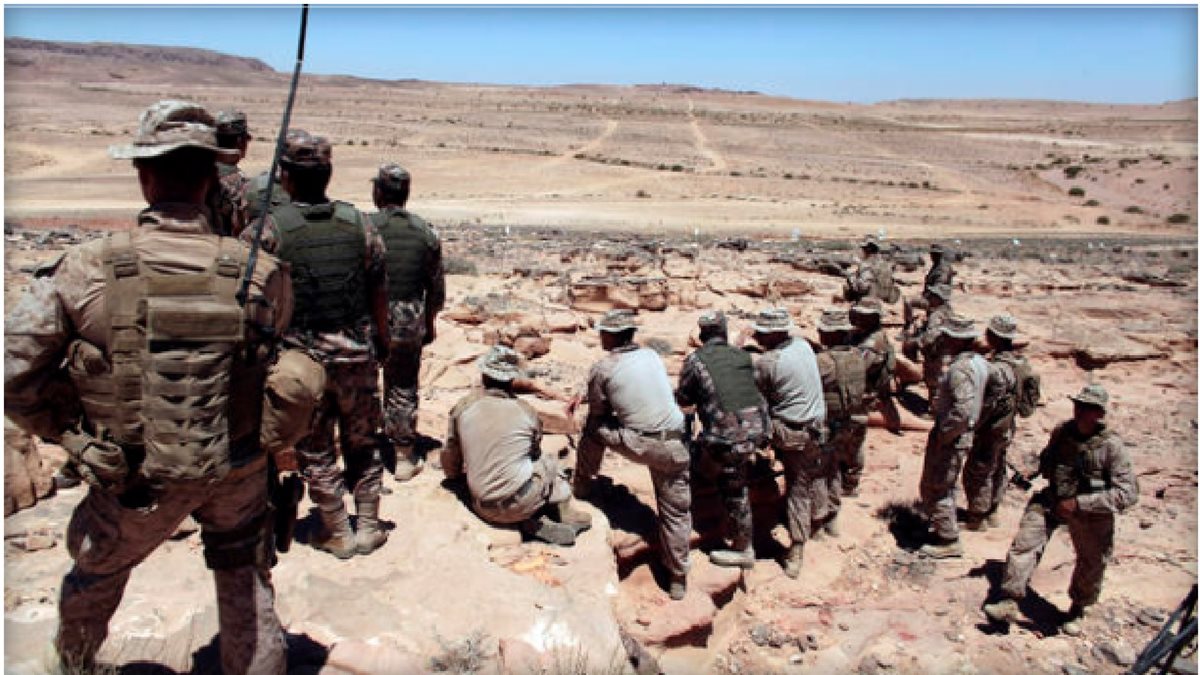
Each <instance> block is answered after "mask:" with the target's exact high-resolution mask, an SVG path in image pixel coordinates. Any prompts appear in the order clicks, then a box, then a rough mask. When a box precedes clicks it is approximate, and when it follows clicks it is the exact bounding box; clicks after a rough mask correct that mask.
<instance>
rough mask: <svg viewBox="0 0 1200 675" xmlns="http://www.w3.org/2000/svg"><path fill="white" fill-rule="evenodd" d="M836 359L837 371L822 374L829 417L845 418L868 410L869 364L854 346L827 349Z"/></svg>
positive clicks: (835, 366) (836, 419)
mask: <svg viewBox="0 0 1200 675" xmlns="http://www.w3.org/2000/svg"><path fill="white" fill-rule="evenodd" d="M825 354H826V355H827V356H829V358H830V360H832V361H833V373H830V374H826V375H823V376H822V377H821V387H822V388H823V389H824V390H825V419H827V420H831V421H844V420H847V419H849V418H850V417H851V416H852V415H865V414H867V409H866V403H865V401H864V394H865V393H866V390H867V365H866V361H865V360H864V359H863V357H862V356H861V355H860V354H859V353H858V352H856V351H855V350H854V349H853V348H852V347H849V346H843V347H833V348H831V349H829V350H827V351H826V352H825Z"/></svg>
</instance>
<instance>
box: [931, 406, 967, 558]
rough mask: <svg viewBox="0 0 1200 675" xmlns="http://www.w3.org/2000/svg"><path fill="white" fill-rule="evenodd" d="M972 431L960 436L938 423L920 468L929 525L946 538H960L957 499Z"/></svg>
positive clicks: (939, 535) (934, 531)
mask: <svg viewBox="0 0 1200 675" xmlns="http://www.w3.org/2000/svg"><path fill="white" fill-rule="evenodd" d="M971 436H972V434H971V432H967V433H964V434H961V435H959V436H949V435H947V434H943V433H942V431H941V428H940V426H939V425H936V424H935V425H934V427H933V429H931V430H930V431H929V439H928V440H927V441H926V443H925V463H924V466H923V467H922V469H921V488H920V491H921V508H922V510H923V511H924V512H925V515H926V516H927V517H928V518H929V526H930V529H932V530H933V533H934V534H936V535H937V536H938V537H941V538H942V539H944V540H949V539H958V518H957V513H956V512H955V505H954V499H955V495H956V494H957V488H958V475H959V474H960V473H961V472H962V466H963V460H964V459H965V458H966V455H967V452H968V451H970V449H971Z"/></svg>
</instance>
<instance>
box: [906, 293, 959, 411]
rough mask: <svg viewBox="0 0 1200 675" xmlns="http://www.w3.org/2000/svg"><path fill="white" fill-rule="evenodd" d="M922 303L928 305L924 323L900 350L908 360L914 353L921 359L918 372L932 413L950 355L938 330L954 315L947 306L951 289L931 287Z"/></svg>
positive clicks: (908, 335) (914, 356) (913, 357)
mask: <svg viewBox="0 0 1200 675" xmlns="http://www.w3.org/2000/svg"><path fill="white" fill-rule="evenodd" d="M925 301H926V302H927V303H928V304H929V313H928V314H927V315H926V317H925V323H924V324H922V325H921V326H920V327H918V328H917V329H916V330H915V331H913V332H912V333H909V334H906V335H905V337H904V346H903V350H904V355H905V356H907V357H908V358H910V359H915V358H916V356H917V354H920V356H921V371H922V373H923V375H924V379H925V388H926V390H927V391H928V392H929V410H930V411H932V410H934V409H935V408H937V400H936V399H937V393H938V382H940V381H941V379H942V370H943V369H944V368H945V367H946V363H947V362H948V361H949V355H948V354H947V353H946V352H945V350H944V349H942V346H941V336H942V330H941V328H942V326H943V325H944V324H945V323H946V319H947V318H948V317H949V316H950V315H951V314H953V313H954V310H953V309H952V308H951V307H950V287H949V286H946V285H942V284H939V285H937V286H934V287H932V288H930V289H929V290H928V291H927V292H926V293H925Z"/></svg>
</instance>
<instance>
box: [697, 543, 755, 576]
mask: <svg viewBox="0 0 1200 675" xmlns="http://www.w3.org/2000/svg"><path fill="white" fill-rule="evenodd" d="M708 560H709V562H711V563H712V564H714V565H716V566H718V567H740V568H742V569H745V570H749V569H754V547H753V546H747V547H746V548H744V549H741V550H738V549H736V548H726V549H719V550H716V551H713V552H712V553H709V554H708Z"/></svg>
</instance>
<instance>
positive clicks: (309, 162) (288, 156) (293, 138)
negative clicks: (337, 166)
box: [280, 129, 333, 167]
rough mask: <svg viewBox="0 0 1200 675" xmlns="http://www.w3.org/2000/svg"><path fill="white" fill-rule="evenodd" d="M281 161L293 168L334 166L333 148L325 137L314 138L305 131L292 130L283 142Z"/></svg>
mask: <svg viewBox="0 0 1200 675" xmlns="http://www.w3.org/2000/svg"><path fill="white" fill-rule="evenodd" d="M280 161H281V162H284V163H285V164H291V165H292V166H303V167H318V166H329V165H331V164H333V148H332V147H330V145H329V141H328V140H327V139H326V138H325V137H324V136H313V135H312V134H310V133H308V132H307V131H305V130H303V129H290V130H288V133H287V138H286V139H284V142H283V156H282V157H280Z"/></svg>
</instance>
